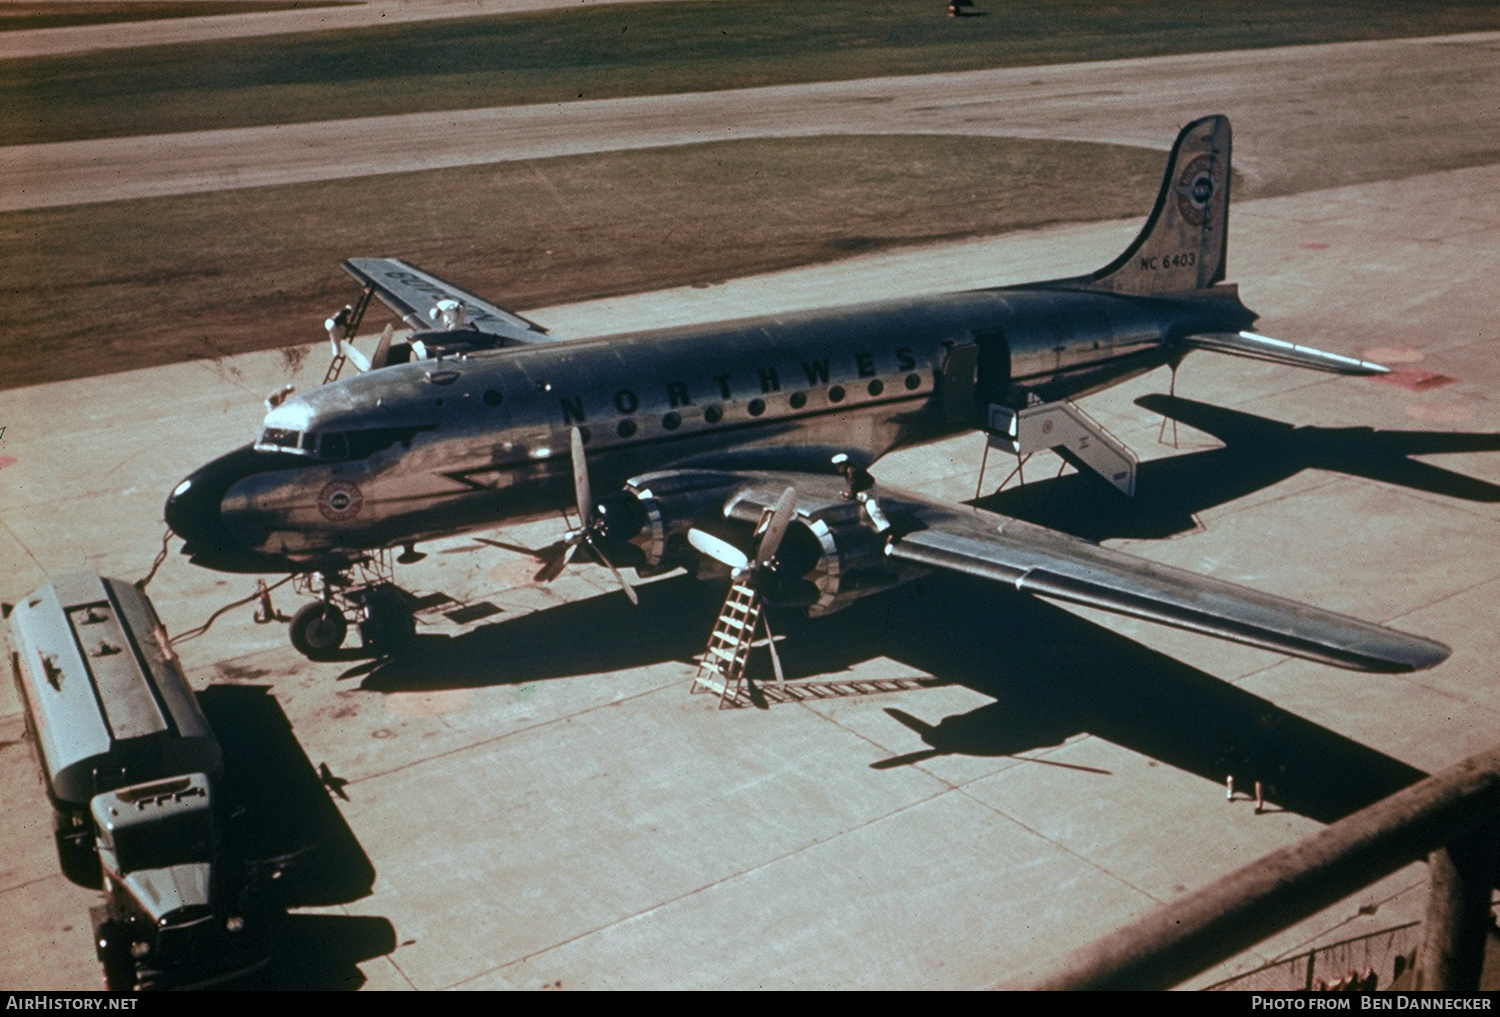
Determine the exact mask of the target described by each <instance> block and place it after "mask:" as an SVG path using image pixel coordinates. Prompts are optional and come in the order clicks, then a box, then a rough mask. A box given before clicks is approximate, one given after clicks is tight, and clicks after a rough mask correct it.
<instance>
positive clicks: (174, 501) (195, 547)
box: [164, 445, 274, 560]
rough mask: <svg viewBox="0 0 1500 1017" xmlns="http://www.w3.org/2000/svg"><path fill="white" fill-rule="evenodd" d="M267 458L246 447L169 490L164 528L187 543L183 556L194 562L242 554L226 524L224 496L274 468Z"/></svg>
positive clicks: (239, 543)
mask: <svg viewBox="0 0 1500 1017" xmlns="http://www.w3.org/2000/svg"><path fill="white" fill-rule="evenodd" d="M268 458H270V457H268V456H267V455H266V454H265V453H263V452H257V451H256V450H255V447H254V446H253V445H246V446H245V447H243V448H239V449H235V450H234V451H233V452H230V453H229V454H228V455H224V456H220V457H219V458H218V459H215V460H214V461H213V462H211V463H209V464H207V465H206V466H203V467H201V468H200V469H198V470H195V471H194V472H192V473H190V474H188V475H187V478H186V479H184V480H183V481H182V483H180V484H178V485H177V486H176V487H174V488H173V489H172V493H171V494H170V495H168V496H167V505H166V509H165V511H164V515H165V517H166V520H167V526H169V527H170V528H171V530H172V532H173V533H175V534H177V535H178V536H179V537H181V538H182V539H183V540H184V541H185V542H186V546H185V547H183V549H182V550H183V553H184V554H187V555H190V556H192V557H193V558H194V560H199V559H200V558H201V559H203V560H218V559H221V558H226V557H235V556H242V555H244V554H245V552H246V549H245V548H244V546H243V545H242V543H241V542H240V541H239V540H238V539H237V538H236V537H235V536H234V534H233V533H232V532H231V531H230V529H229V527H228V526H226V525H225V519H224V509H223V503H224V495H225V494H226V493H228V491H229V489H230V488H231V487H233V486H234V485H235V484H236V483H238V482H239V481H241V480H243V479H245V478H246V477H249V476H252V475H254V474H256V473H259V472H261V471H263V470H265V469H267V468H269V467H271V466H272V465H274V464H273V463H270V462H268V461H267V460H268Z"/></svg>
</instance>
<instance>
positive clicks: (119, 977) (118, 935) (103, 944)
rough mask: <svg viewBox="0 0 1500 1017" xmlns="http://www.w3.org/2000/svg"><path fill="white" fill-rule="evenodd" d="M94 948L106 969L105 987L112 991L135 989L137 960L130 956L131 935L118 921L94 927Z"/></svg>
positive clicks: (101, 964) (100, 962) (101, 923)
mask: <svg viewBox="0 0 1500 1017" xmlns="http://www.w3.org/2000/svg"><path fill="white" fill-rule="evenodd" d="M94 949H95V951H96V952H97V953H98V955H99V965H100V967H102V968H103V969H104V987H105V989H107V990H109V991H110V992H133V991H134V990H135V960H134V958H132V957H131V956H130V937H129V935H127V934H126V932H125V927H124V926H123V925H121V924H120V923H118V922H112V921H111V922H100V923H99V924H98V925H97V926H95V927H94Z"/></svg>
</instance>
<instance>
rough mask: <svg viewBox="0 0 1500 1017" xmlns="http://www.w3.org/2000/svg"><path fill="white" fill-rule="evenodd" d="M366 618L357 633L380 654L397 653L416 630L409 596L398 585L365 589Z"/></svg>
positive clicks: (409, 640) (415, 621)
mask: <svg viewBox="0 0 1500 1017" xmlns="http://www.w3.org/2000/svg"><path fill="white" fill-rule="evenodd" d="M364 599H365V616H366V617H365V620H364V621H363V622H361V623H360V626H359V631H360V635H361V636H362V637H363V638H364V641H365V645H366V646H367V647H370V648H371V649H373V650H375V651H376V652H377V653H380V654H386V655H389V654H395V653H400V652H401V650H402V649H404V648H405V647H406V645H407V644H408V643H410V642H411V640H412V638H413V637H414V636H415V635H416V634H417V620H416V618H415V617H414V616H413V614H412V605H411V598H410V596H409V595H408V594H407V593H406V591H405V590H402V589H401V588H400V587H397V586H392V585H390V584H385V585H381V586H374V587H371V588H370V589H369V590H367V591H365V597H364Z"/></svg>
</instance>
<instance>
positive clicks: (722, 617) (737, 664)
mask: <svg viewBox="0 0 1500 1017" xmlns="http://www.w3.org/2000/svg"><path fill="white" fill-rule="evenodd" d="M762 629H765V619H764V618H762V617H761V601H760V595H759V594H758V593H756V591H755V588H754V587H752V586H750V585H749V584H748V583H746V582H745V581H743V580H742V579H735V580H734V582H733V583H731V584H730V587H729V594H728V596H726V597H725V598H724V606H723V607H722V608H721V609H720V610H719V618H718V620H717V621H716V622H714V630H713V634H712V635H710V636H709V638H708V649H707V650H706V651H705V652H704V654H703V660H702V662H701V663H700V664H699V665H698V675H697V677H696V678H694V679H693V686H692V689H691V691H693V692H697V691H699V690H700V689H702V690H705V691H708V692H713V693H717V694H718V697H719V706H720V708H721V709H722V708H723V707H725V706H730V705H733V704H734V703H736V702H738V700H739V696H740V691H741V690H742V689H743V687H744V683H745V667H746V665H747V664H748V663H749V660H750V650H751V648H752V647H754V646H755V645H756V637H757V636H758V635H759V633H760V631H761V630H762ZM765 631H766V639H767V641H769V640H770V638H771V633H770V630H769V629H766V630H765ZM771 649H772V657H771V659H772V661H773V663H774V662H775V661H776V657H775V648H774V647H772V648H771ZM780 670H781V669H780V667H779V666H778V667H777V668H776V671H777V675H776V678H777V680H778V681H780V680H781V675H780Z"/></svg>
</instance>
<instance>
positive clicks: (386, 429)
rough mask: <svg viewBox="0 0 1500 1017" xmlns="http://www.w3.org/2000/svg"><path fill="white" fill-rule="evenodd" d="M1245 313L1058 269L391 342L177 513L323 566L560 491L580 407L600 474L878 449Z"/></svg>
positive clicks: (1085, 382) (216, 466) (1105, 376)
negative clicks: (401, 347)
mask: <svg viewBox="0 0 1500 1017" xmlns="http://www.w3.org/2000/svg"><path fill="white" fill-rule="evenodd" d="M1253 320H1254V315H1252V314H1251V313H1250V312H1248V311H1247V310H1246V309H1245V308H1244V307H1243V305H1241V304H1240V303H1239V301H1238V298H1237V297H1236V295H1235V293H1234V291H1233V288H1232V287H1217V288H1215V289H1212V290H1208V291H1203V292H1201V293H1198V294H1194V295H1192V296H1190V297H1185V298H1181V299H1176V298H1159V297H1157V298H1143V297H1131V296H1122V295H1116V294H1109V293H1100V292H1083V291H1079V290H1072V289H1068V288H1066V287H1064V286H1058V285H1050V286H1039V287H1025V288H1014V289H994V290H979V291H972V292H966V293H955V294H947V295H942V296H936V297H926V298H914V299H907V300H901V301H891V302H883V303H879V304H869V305H863V306H856V307H852V308H839V309H836V310H831V311H813V312H804V313H797V314H787V315H778V316H771V317H765V318H756V319H746V320H741V321H732V322H722V323H716V324H712V325H707V326H691V327H683V328H674V329H665V330H657V331H650V332H632V333H624V334H620V335H613V336H607V337H604V338H598V339H584V340H573V341H565V342H545V343H537V344H535V345H529V346H518V347H511V348H507V349H501V350H494V351H487V352H482V353H477V354H473V355H470V356H467V357H459V358H447V359H443V360H438V361H432V360H428V361H420V362H415V363H409V364H402V365H398V366H392V367H386V368H382V369H379V370H375V371H371V372H369V373H367V374H361V375H358V376H355V377H351V378H348V379H346V380H342V381H338V382H335V383H332V384H329V385H325V386H323V387H321V388H318V389H315V390H313V391H310V392H308V393H306V394H303V395H298V396H294V397H292V398H291V399H289V400H287V401H286V402H285V403H283V404H282V405H280V406H278V407H277V408H276V409H274V410H273V411H271V413H270V414H269V415H268V416H267V418H266V430H265V431H264V432H263V434H262V439H261V441H260V442H259V443H258V444H257V445H256V446H255V448H254V449H241V450H238V451H237V452H235V453H231V455H230V456H226V457H224V458H223V459H221V460H218V461H216V462H215V463H211V464H209V465H208V466H206V467H204V468H203V469H202V470H200V471H199V472H198V473H195V474H194V475H193V476H192V477H190V478H189V479H188V480H187V481H185V482H184V485H182V486H180V487H179V489H178V491H177V492H176V493H174V496H173V499H172V501H169V503H168V506H167V515H168V522H169V523H170V524H172V526H173V529H174V530H176V531H177V532H178V533H180V534H182V535H183V536H184V537H186V538H187V540H188V543H189V548H188V551H189V552H190V553H193V554H194V555H195V559H198V560H201V561H202V562H203V563H204V564H208V565H211V566H215V567H221V568H231V567H235V565H234V564H233V563H234V562H238V563H239V566H238V567H240V568H243V569H245V570H247V571H254V570H261V569H264V570H273V569H282V570H285V569H292V570H298V569H312V568H326V567H332V566H333V565H336V564H337V563H338V561H340V560H343V561H347V560H349V559H350V558H351V557H353V556H355V555H357V554H358V553H360V552H363V551H368V550H371V549H376V548H383V547H393V546H398V545H401V544H404V543H409V542H412V541H420V540H424V539H429V538H432V537H435V536H439V535H446V534H451V533H454V532H458V531H462V530H465V529H472V528H476V527H482V526H488V525H493V524H495V523H496V522H499V521H501V520H507V519H514V518H523V517H527V516H533V515H537V514H541V513H550V512H555V511H557V510H559V509H561V508H563V507H565V506H567V505H569V504H571V501H572V482H571V467H570V457H569V432H570V430H571V429H572V428H573V427H578V428H580V430H581V431H582V434H583V436H584V439H585V446H586V451H587V458H588V468H589V471H590V474H591V475H592V477H593V478H594V485H595V491H596V493H597V492H599V491H605V490H616V489H618V488H619V487H620V486H621V485H622V484H623V483H624V482H625V481H626V480H627V479H628V478H629V477H632V476H635V475H638V474H641V473H644V472H648V471H651V470H657V469H662V468H664V467H667V466H679V465H703V466H715V467H723V468H735V467H739V468H746V469H753V468H755V466H756V462H757V456H763V455H764V453H765V452H766V450H775V451H776V453H777V459H776V462H777V463H778V464H779V465H780V467H781V468H786V464H787V463H788V462H789V461H791V460H790V459H789V455H791V454H792V453H789V452H788V450H789V449H797V450H800V451H799V452H797V453H795V454H796V455H798V456H802V457H803V458H804V460H805V462H806V463H807V464H808V468H809V469H814V470H816V469H826V468H827V466H826V464H827V461H828V460H827V456H828V455H831V454H833V453H835V452H846V453H853V454H856V455H857V456H859V457H862V458H863V459H864V460H865V461H866V462H869V461H873V460H875V459H877V458H879V457H880V456H881V455H883V454H885V453H886V452H888V451H890V450H892V449H894V448H898V447H901V446H904V445H910V444H914V443H918V442H923V441H928V440H931V439H934V438H939V437H942V436H944V435H948V434H952V433H955V432H959V431H963V430H968V429H972V428H973V427H975V426H977V425H978V424H979V422H980V421H981V420H982V419H983V415H982V414H983V410H984V408H985V407H986V406H987V405H988V404H991V403H995V404H1011V405H1023V404H1024V401H1025V400H1026V399H1027V398H1029V397H1031V396H1033V395H1036V396H1041V397H1043V398H1047V399H1052V398H1059V397H1064V396H1074V395H1078V394H1081V393H1084V392H1088V391H1092V390H1094V389H1096V388H1100V387H1102V386H1104V385H1108V384H1111V383H1114V382H1116V381H1119V380H1121V379H1122V378H1125V377H1129V376H1131V375H1134V374H1138V373H1141V372H1143V371H1146V370H1150V369H1152V368H1154V367H1157V366H1159V365H1161V364H1163V363H1165V362H1168V361H1170V360H1172V359H1173V358H1174V357H1175V356H1177V355H1179V353H1178V351H1177V350H1176V349H1175V347H1174V345H1173V340H1174V339H1175V338H1177V337H1180V336H1183V335H1186V334H1189V333H1192V332H1195V331H1205V330H1215V329H1219V330H1223V329H1229V328H1240V327H1244V326H1246V325H1248V323H1249V322H1251V321H1253ZM268 436H270V437H269V438H268ZM174 506H175V508H174ZM174 512H175V518H174ZM194 528H196V533H195V532H189V531H190V530H193V529H194Z"/></svg>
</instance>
